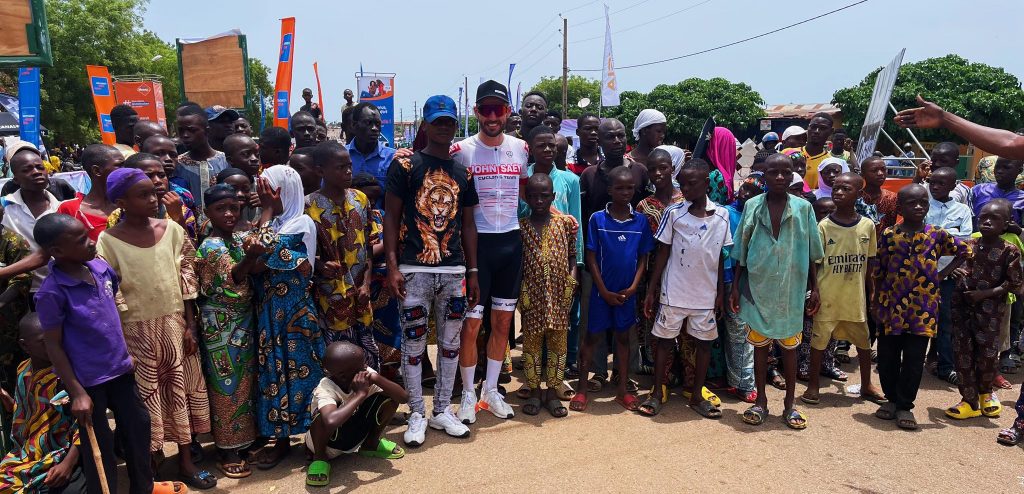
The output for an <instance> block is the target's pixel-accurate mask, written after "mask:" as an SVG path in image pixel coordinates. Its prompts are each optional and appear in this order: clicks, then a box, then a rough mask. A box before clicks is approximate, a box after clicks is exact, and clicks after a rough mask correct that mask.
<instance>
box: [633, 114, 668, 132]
mask: <svg viewBox="0 0 1024 494" xmlns="http://www.w3.org/2000/svg"><path fill="white" fill-rule="evenodd" d="M666 122H668V120H665V114H664V113H662V112H660V111H658V110H654V109H651V108H648V109H646V110H642V111H641V112H640V114H639V115H637V116H636V121H635V122H633V137H634V138H636V139H639V138H640V130H641V129H643V128H644V127H649V126H651V125H654V124H660V123H666Z"/></svg>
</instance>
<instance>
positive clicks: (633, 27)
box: [569, 0, 713, 45]
mask: <svg viewBox="0 0 1024 494" xmlns="http://www.w3.org/2000/svg"><path fill="white" fill-rule="evenodd" d="M712 1H713V0H704V1H703V2H697V3H695V4H693V5H690V6H689V7H686V8H683V9H679V10H677V11H675V12H672V13H670V14H665V15H663V16H660V17H658V18H656V19H651V20H649V21H647V22H642V23H640V24H637V25H634V26H630V27H627V28H625V29H620V30H618V31H612V34H619V33H624V32H626V31H632V30H634V29H636V28H638V27H643V26H646V25H648V24H651V23H654V22H658V21H661V20H664V19H668V18H669V17H672V16H674V15H676V14H682V13H683V12H686V11H687V10H692V9H695V8H697V7H700V6H701V5H704V4H706V3H711V2H712ZM595 39H604V35H603V34H602V35H600V36H594V37H592V38H585V39H578V40H576V41H570V42H569V44H570V45H574V44H576V43H583V42H586V41H593V40H595Z"/></svg>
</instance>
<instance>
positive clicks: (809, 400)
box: [800, 392, 821, 405]
mask: <svg viewBox="0 0 1024 494" xmlns="http://www.w3.org/2000/svg"><path fill="white" fill-rule="evenodd" d="M800 401H802V402H804V403H806V404H808V405H818V404H820V403H821V396H820V395H819V396H810V395H808V394H807V393H806V392H804V394H802V395H800Z"/></svg>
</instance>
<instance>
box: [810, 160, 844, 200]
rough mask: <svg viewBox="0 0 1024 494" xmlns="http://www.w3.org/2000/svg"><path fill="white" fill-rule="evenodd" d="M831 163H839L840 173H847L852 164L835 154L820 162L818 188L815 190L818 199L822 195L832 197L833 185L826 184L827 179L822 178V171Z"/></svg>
mask: <svg viewBox="0 0 1024 494" xmlns="http://www.w3.org/2000/svg"><path fill="white" fill-rule="evenodd" d="M829 165H839V167H840V171H839V173H846V172H848V171H850V165H849V164H847V163H846V160H844V159H842V158H836V157H834V156H833V157H831V158H825V159H824V160H822V161H821V163H819V164H818V188H817V189H815V190H814V197H817V198H818V199H821V198H822V197H832V186H830V185H828V184H826V183H825V181H824V180H822V179H821V171H822V170H824V169H825V167H827V166H829Z"/></svg>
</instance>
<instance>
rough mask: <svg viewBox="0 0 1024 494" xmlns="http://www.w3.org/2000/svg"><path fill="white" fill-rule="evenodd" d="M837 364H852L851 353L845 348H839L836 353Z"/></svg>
mask: <svg viewBox="0 0 1024 494" xmlns="http://www.w3.org/2000/svg"><path fill="white" fill-rule="evenodd" d="M834 355H835V357H836V362H839V363H840V364H848V363H850V351H849V350H846V349H844V348H837V349H836V351H835V354H834Z"/></svg>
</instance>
